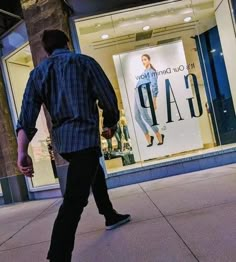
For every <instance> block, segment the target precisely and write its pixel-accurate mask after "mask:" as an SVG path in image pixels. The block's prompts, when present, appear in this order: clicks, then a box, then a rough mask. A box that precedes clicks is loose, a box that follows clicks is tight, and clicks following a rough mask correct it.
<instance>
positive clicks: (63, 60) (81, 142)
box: [17, 49, 119, 153]
mask: <svg viewBox="0 0 236 262" xmlns="http://www.w3.org/2000/svg"><path fill="white" fill-rule="evenodd" d="M97 101H98V105H99V107H100V108H101V109H103V117H104V122H103V124H104V127H112V126H114V125H115V124H116V123H117V122H118V120H119V111H118V107H117V99H116V95H115V92H114V90H113V87H112V85H111V83H110V81H109V80H108V78H107V77H106V75H105V73H104V72H103V70H102V68H101V67H100V66H99V64H98V63H97V62H96V61H95V60H94V59H93V58H91V57H88V56H85V55H81V54H75V53H74V52H71V51H69V50H67V49H57V50H55V51H54V52H53V54H52V56H50V57H49V58H48V59H46V60H45V61H43V62H42V63H41V64H40V65H39V66H38V67H36V68H35V69H34V70H33V71H32V72H31V74H30V77H29V80H28V83H27V86H26V89H25V93H24V97H23V102H22V108H21V114H20V117H19V120H18V124H17V131H19V130H20V129H24V131H25V132H26V134H27V137H28V139H29V140H32V138H33V137H34V135H35V133H36V132H37V129H36V128H35V125H36V120H37V118H38V115H39V112H40V108H41V105H42V104H45V106H46V108H47V110H48V112H49V113H50V115H51V120H52V125H53V140H54V143H55V145H56V147H57V150H58V152H59V153H70V152H76V151H81V150H84V149H88V148H93V147H100V134H99V114H98V107H97Z"/></svg>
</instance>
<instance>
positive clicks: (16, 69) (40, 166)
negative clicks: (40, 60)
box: [3, 45, 58, 187]
mask: <svg viewBox="0 0 236 262" xmlns="http://www.w3.org/2000/svg"><path fill="white" fill-rule="evenodd" d="M3 63H4V67H5V70H6V73H7V79H8V88H9V91H10V94H11V97H12V101H13V104H12V105H11V106H12V108H13V111H14V112H15V115H16V118H17V117H18V116H19V113H20V110H21V104H22V98H23V94H24V90H25V87H26V83H27V81H28V78H29V74H30V72H31V71H32V69H33V61H32V56H31V51H30V47H29V45H26V46H24V47H22V48H21V49H19V50H17V51H16V52H14V53H13V54H10V55H9V56H8V57H6V58H5V59H4V60H3ZM15 120H16V119H15ZM36 127H37V129H38V132H37V134H36V136H35V137H34V139H33V140H32V142H31V144H30V147H29V152H30V155H31V157H32V159H33V163H34V169H35V174H34V177H33V179H32V183H31V184H32V186H33V187H41V186H47V185H52V184H55V183H57V182H58V179H57V177H56V174H55V173H54V172H53V166H54V160H53V158H52V155H51V154H50V148H51V143H50V136H49V132H48V128H47V123H46V119H45V114H44V111H43V108H42V109H41V112H40V115H39V117H38V120H37V124H36Z"/></svg>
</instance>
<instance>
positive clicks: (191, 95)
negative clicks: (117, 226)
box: [1, 0, 236, 199]
mask: <svg viewBox="0 0 236 262" xmlns="http://www.w3.org/2000/svg"><path fill="white" fill-rule="evenodd" d="M28 2H32V1H22V6H23V13H24V16H25V21H22V22H21V23H19V24H18V25H17V26H16V27H15V28H14V29H13V30H11V31H10V32H8V33H7V34H6V35H5V36H3V37H2V39H1V43H2V57H1V65H2V66H1V68H2V75H3V79H4V86H5V90H6V94H7V99H8V104H9V109H10V112H11V114H10V116H9V117H10V119H11V121H12V124H13V126H14V125H15V124H16V120H17V117H18V114H19V111H20V106H21V101H22V96H23V93H24V89H25V85H26V82H27V79H28V75H29V72H30V71H31V70H32V69H33V68H34V66H35V65H36V64H37V63H38V62H40V59H41V58H42V57H40V56H39V55H38V54H39V53H38V52H37V50H38V48H37V46H38V42H37V41H38V40H37V39H39V33H40V30H41V31H42V30H43V28H55V27H59V28H63V29H64V30H66V31H67V28H68V27H69V30H70V33H71V34H70V35H71V38H72V42H73V46H74V49H75V51H76V52H78V53H80V52H81V53H83V54H87V55H89V56H92V57H94V58H95V59H96V60H97V61H98V62H99V63H100V64H101V66H102V68H103V69H104V71H105V73H106V74H107V76H108V78H109V79H110V81H111V83H112V84H113V87H114V89H115V92H116V94H117V97H118V102H119V109H120V115H121V117H120V121H119V128H118V130H117V132H116V134H115V136H114V138H112V139H110V140H105V139H104V138H102V137H101V145H102V150H103V153H104V160H105V161H104V160H103V159H102V160H101V162H102V163H103V164H104V165H105V166H106V170H107V182H108V185H109V187H116V186H122V185H126V184H131V183H135V182H141V181H147V180H151V179H155V178H162V177H166V176H171V175H177V174H182V173H187V172H192V171H197V170H201V169H205V168H210V167H214V166H219V165H224V164H229V163H234V162H236V115H235V110H236V78H235V76H234V69H235V68H236V59H235V57H236V24H235V23H236V20H235V17H236V11H235V5H234V1H231V0H223V1H218V0H215V1H214V0H202V1H193V0H192V1H187V0H186V1H185V0H183V1H158V2H157V1H102V2H101V3H100V2H99V3H98V2H97V1H96V3H95V1H86V4H84V3H81V2H80V1H73V0H71V1H67V2H66V4H65V5H66V6H62V7H61V8H66V9H67V11H69V14H70V15H69V17H67V16H66V18H65V17H62V18H61V19H62V20H60V23H58V22H57V23H55V17H54V18H53V17H51V18H50V16H47V20H46V21H47V22H46V24H44V22H43V21H44V17H43V16H42V15H41V18H40V19H41V20H40V19H39V18H37V19H39V21H38V20H37V19H36V20H34V21H35V25H39V27H40V30H39V29H38V28H37V27H36V26H35V27H33V26H32V25H30V17H32V12H33V11H32V10H33V8H32V6H31V7H30V6H27V4H28ZM40 2H42V3H41V4H40ZM31 4H32V3H31ZM35 5H36V6H37V5H39V6H38V8H39V9H38V10H41V11H43V10H46V9H47V8H48V6H47V5H48V1H38V3H37V4H35V3H34V8H35ZM51 5H52V3H51ZM68 5H69V6H68ZM58 12H59V11H57V13H58ZM222 17H224V20H223V19H222ZM67 18H68V19H67ZM52 19H54V22H52V21H51V20H52ZM61 21H64V22H61ZM64 24H66V25H65V26H63V25H64ZM29 29H30V30H29ZM45 114H46V112H45V110H44V109H43V108H42V111H41V113H40V116H39V119H38V122H37V127H38V130H39V131H38V133H37V134H36V136H35V138H34V140H33V141H32V144H31V147H30V152H31V155H32V157H33V161H34V165H35V177H34V178H33V179H26V187H27V191H28V195H29V198H30V199H35V198H43V197H51V196H59V195H60V190H59V184H58V179H61V180H63V177H65V172H66V163H64V162H63V161H61V160H60V159H59V158H58V156H57V154H56V153H55V152H54V150H53V145H52V143H51V140H50V132H49V124H48V121H47V119H48V117H47V116H45ZM46 115H47V114H46ZM101 121H102V119H101ZM161 137H162V138H164V141H162V139H161ZM162 142H163V143H162ZM4 181H5V180H4ZM61 184H63V182H62V183H61ZM21 186H24V185H23V184H22V183H21Z"/></svg>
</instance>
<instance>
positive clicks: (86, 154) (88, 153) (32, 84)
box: [17, 30, 130, 262]
mask: <svg viewBox="0 0 236 262" xmlns="http://www.w3.org/2000/svg"><path fill="white" fill-rule="evenodd" d="M68 41H69V39H68V37H67V36H66V35H65V33H64V32H62V31H60V30H47V31H44V33H43V36H42V44H43V47H44V49H45V51H46V52H47V54H48V59H46V60H45V61H43V62H42V63H41V64H40V65H39V66H38V67H36V68H35V69H34V70H33V71H32V72H31V74H30V77H29V80H28V83H27V86H26V90H25V94H24V98H23V102H22V109H21V114H20V117H19V120H18V126H17V133H18V167H19V170H20V171H21V172H22V173H23V174H24V175H25V176H28V177H33V173H34V170H33V163H32V159H31V158H30V156H29V155H28V146H29V143H30V141H31V140H32V138H33V137H34V135H35V133H36V132H37V129H36V128H35V125H36V120H37V117H38V115H39V112H40V108H41V105H42V104H44V105H45V106H46V108H47V110H48V112H49V113H50V115H51V119H52V125H53V140H54V143H55V145H56V147H57V150H58V152H59V153H60V154H61V156H62V157H63V158H64V159H66V160H67V161H68V162H69V168H68V174H67V185H66V191H65V194H64V198H63V203H62V205H61V207H60V209H59V212H58V215H57V218H56V220H55V223H54V227H53V232H52V238H51V245H50V249H49V252H48V257H47V258H48V259H49V260H50V261H51V262H70V261H71V257H72V251H73V248H74V240H75V233H76V229H77V225H78V222H79V220H80V217H81V214H82V212H83V209H84V207H85V206H86V205H87V204H88V197H89V193H90V188H91V187H92V191H93V194H94V198H95V201H96V204H97V207H98V210H99V213H100V214H102V215H104V217H105V223H106V228H107V229H113V228H115V227H117V226H119V225H122V224H124V223H127V222H128V221H130V215H121V214H118V213H117V212H116V211H115V210H114V209H113V207H112V204H111V202H110V199H109V196H108V192H107V186H106V181H105V176H104V171H103V169H102V167H101V166H100V164H99V158H100V156H101V149H100V134H99V114H98V107H97V104H98V106H99V107H100V108H101V109H102V110H103V118H104V122H103V126H104V129H103V134H102V135H103V136H104V137H105V138H106V139H110V138H111V137H112V136H113V135H114V133H115V131H116V126H117V122H118V121H119V111H118V107H117V99H116V96H115V93H114V90H113V88H112V86H111V84H110V82H109V80H108V79H107V77H106V75H105V73H104V72H103V70H102V69H101V67H100V66H99V65H98V63H97V62H96V61H95V60H94V59H92V58H91V57H88V56H85V55H81V54H75V53H74V52H71V51H69V49H68Z"/></svg>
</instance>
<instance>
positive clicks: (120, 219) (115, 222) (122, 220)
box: [106, 213, 131, 230]
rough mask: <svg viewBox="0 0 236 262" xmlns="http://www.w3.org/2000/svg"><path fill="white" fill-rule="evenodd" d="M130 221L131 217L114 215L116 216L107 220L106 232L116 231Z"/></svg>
mask: <svg viewBox="0 0 236 262" xmlns="http://www.w3.org/2000/svg"><path fill="white" fill-rule="evenodd" d="M130 220H131V216H130V215H121V214H118V213H114V215H112V216H111V217H110V218H108V219H106V230H112V229H115V228H117V227H119V226H121V225H124V224H126V223H128V222H129V221H130Z"/></svg>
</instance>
